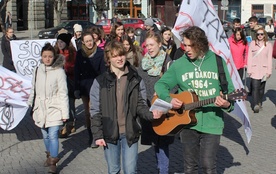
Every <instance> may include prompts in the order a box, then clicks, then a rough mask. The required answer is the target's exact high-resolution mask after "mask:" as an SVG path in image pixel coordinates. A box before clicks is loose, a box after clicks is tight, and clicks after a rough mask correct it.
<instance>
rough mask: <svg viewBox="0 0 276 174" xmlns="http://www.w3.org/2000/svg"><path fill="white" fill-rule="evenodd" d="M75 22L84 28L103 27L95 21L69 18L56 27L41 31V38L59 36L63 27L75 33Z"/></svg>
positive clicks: (39, 35) (39, 33)
mask: <svg viewBox="0 0 276 174" xmlns="http://www.w3.org/2000/svg"><path fill="white" fill-rule="evenodd" d="M75 24H80V25H81V26H82V29H83V30H85V29H87V28H90V27H94V26H97V27H101V26H98V25H95V24H94V23H91V22H89V21H81V20H68V21H64V22H62V23H60V24H59V25H58V26H56V27H52V28H47V29H44V30H41V31H39V32H38V37H39V39H48V38H57V36H58V31H59V30H61V29H62V28H64V29H66V30H68V32H69V33H71V34H72V35H73V34H74V29H73V26H74V25H75Z"/></svg>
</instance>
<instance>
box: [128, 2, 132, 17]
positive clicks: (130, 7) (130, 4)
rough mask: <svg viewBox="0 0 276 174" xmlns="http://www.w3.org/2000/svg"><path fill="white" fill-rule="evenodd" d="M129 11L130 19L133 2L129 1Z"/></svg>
mask: <svg viewBox="0 0 276 174" xmlns="http://www.w3.org/2000/svg"><path fill="white" fill-rule="evenodd" d="M129 10H130V14H129V16H130V17H131V18H132V17H133V0H129Z"/></svg>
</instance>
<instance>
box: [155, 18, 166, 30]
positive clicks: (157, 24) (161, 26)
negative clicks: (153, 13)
mask: <svg viewBox="0 0 276 174" xmlns="http://www.w3.org/2000/svg"><path fill="white" fill-rule="evenodd" d="M152 20H153V22H154V24H155V25H156V26H157V28H158V30H162V28H164V27H166V25H165V23H164V22H163V21H162V20H161V19H159V18H152Z"/></svg>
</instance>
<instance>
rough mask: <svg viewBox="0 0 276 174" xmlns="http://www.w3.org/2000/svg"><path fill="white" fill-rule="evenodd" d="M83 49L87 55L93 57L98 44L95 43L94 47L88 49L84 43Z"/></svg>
mask: <svg viewBox="0 0 276 174" xmlns="http://www.w3.org/2000/svg"><path fill="white" fill-rule="evenodd" d="M81 49H82V50H83V52H84V53H85V55H86V56H87V57H93V55H94V54H95V53H96V49H97V44H95V43H94V45H93V48H92V49H88V48H87V47H86V46H85V45H84V44H82V46H81Z"/></svg>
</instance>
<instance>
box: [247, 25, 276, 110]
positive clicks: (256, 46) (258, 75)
mask: <svg viewBox="0 0 276 174" xmlns="http://www.w3.org/2000/svg"><path fill="white" fill-rule="evenodd" d="M247 73H248V75H249V77H250V78H251V83H252V97H253V103H252V106H253V111H254V113H258V112H259V110H260V109H262V101H263V96H264V91H265V84H266V80H267V79H268V78H269V77H270V76H271V73H272V44H271V43H269V42H268V36H267V33H266V31H265V29H264V28H259V29H258V30H257V32H256V39H255V40H254V41H252V43H251V44H250V46H249V51H248V60H247Z"/></svg>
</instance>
